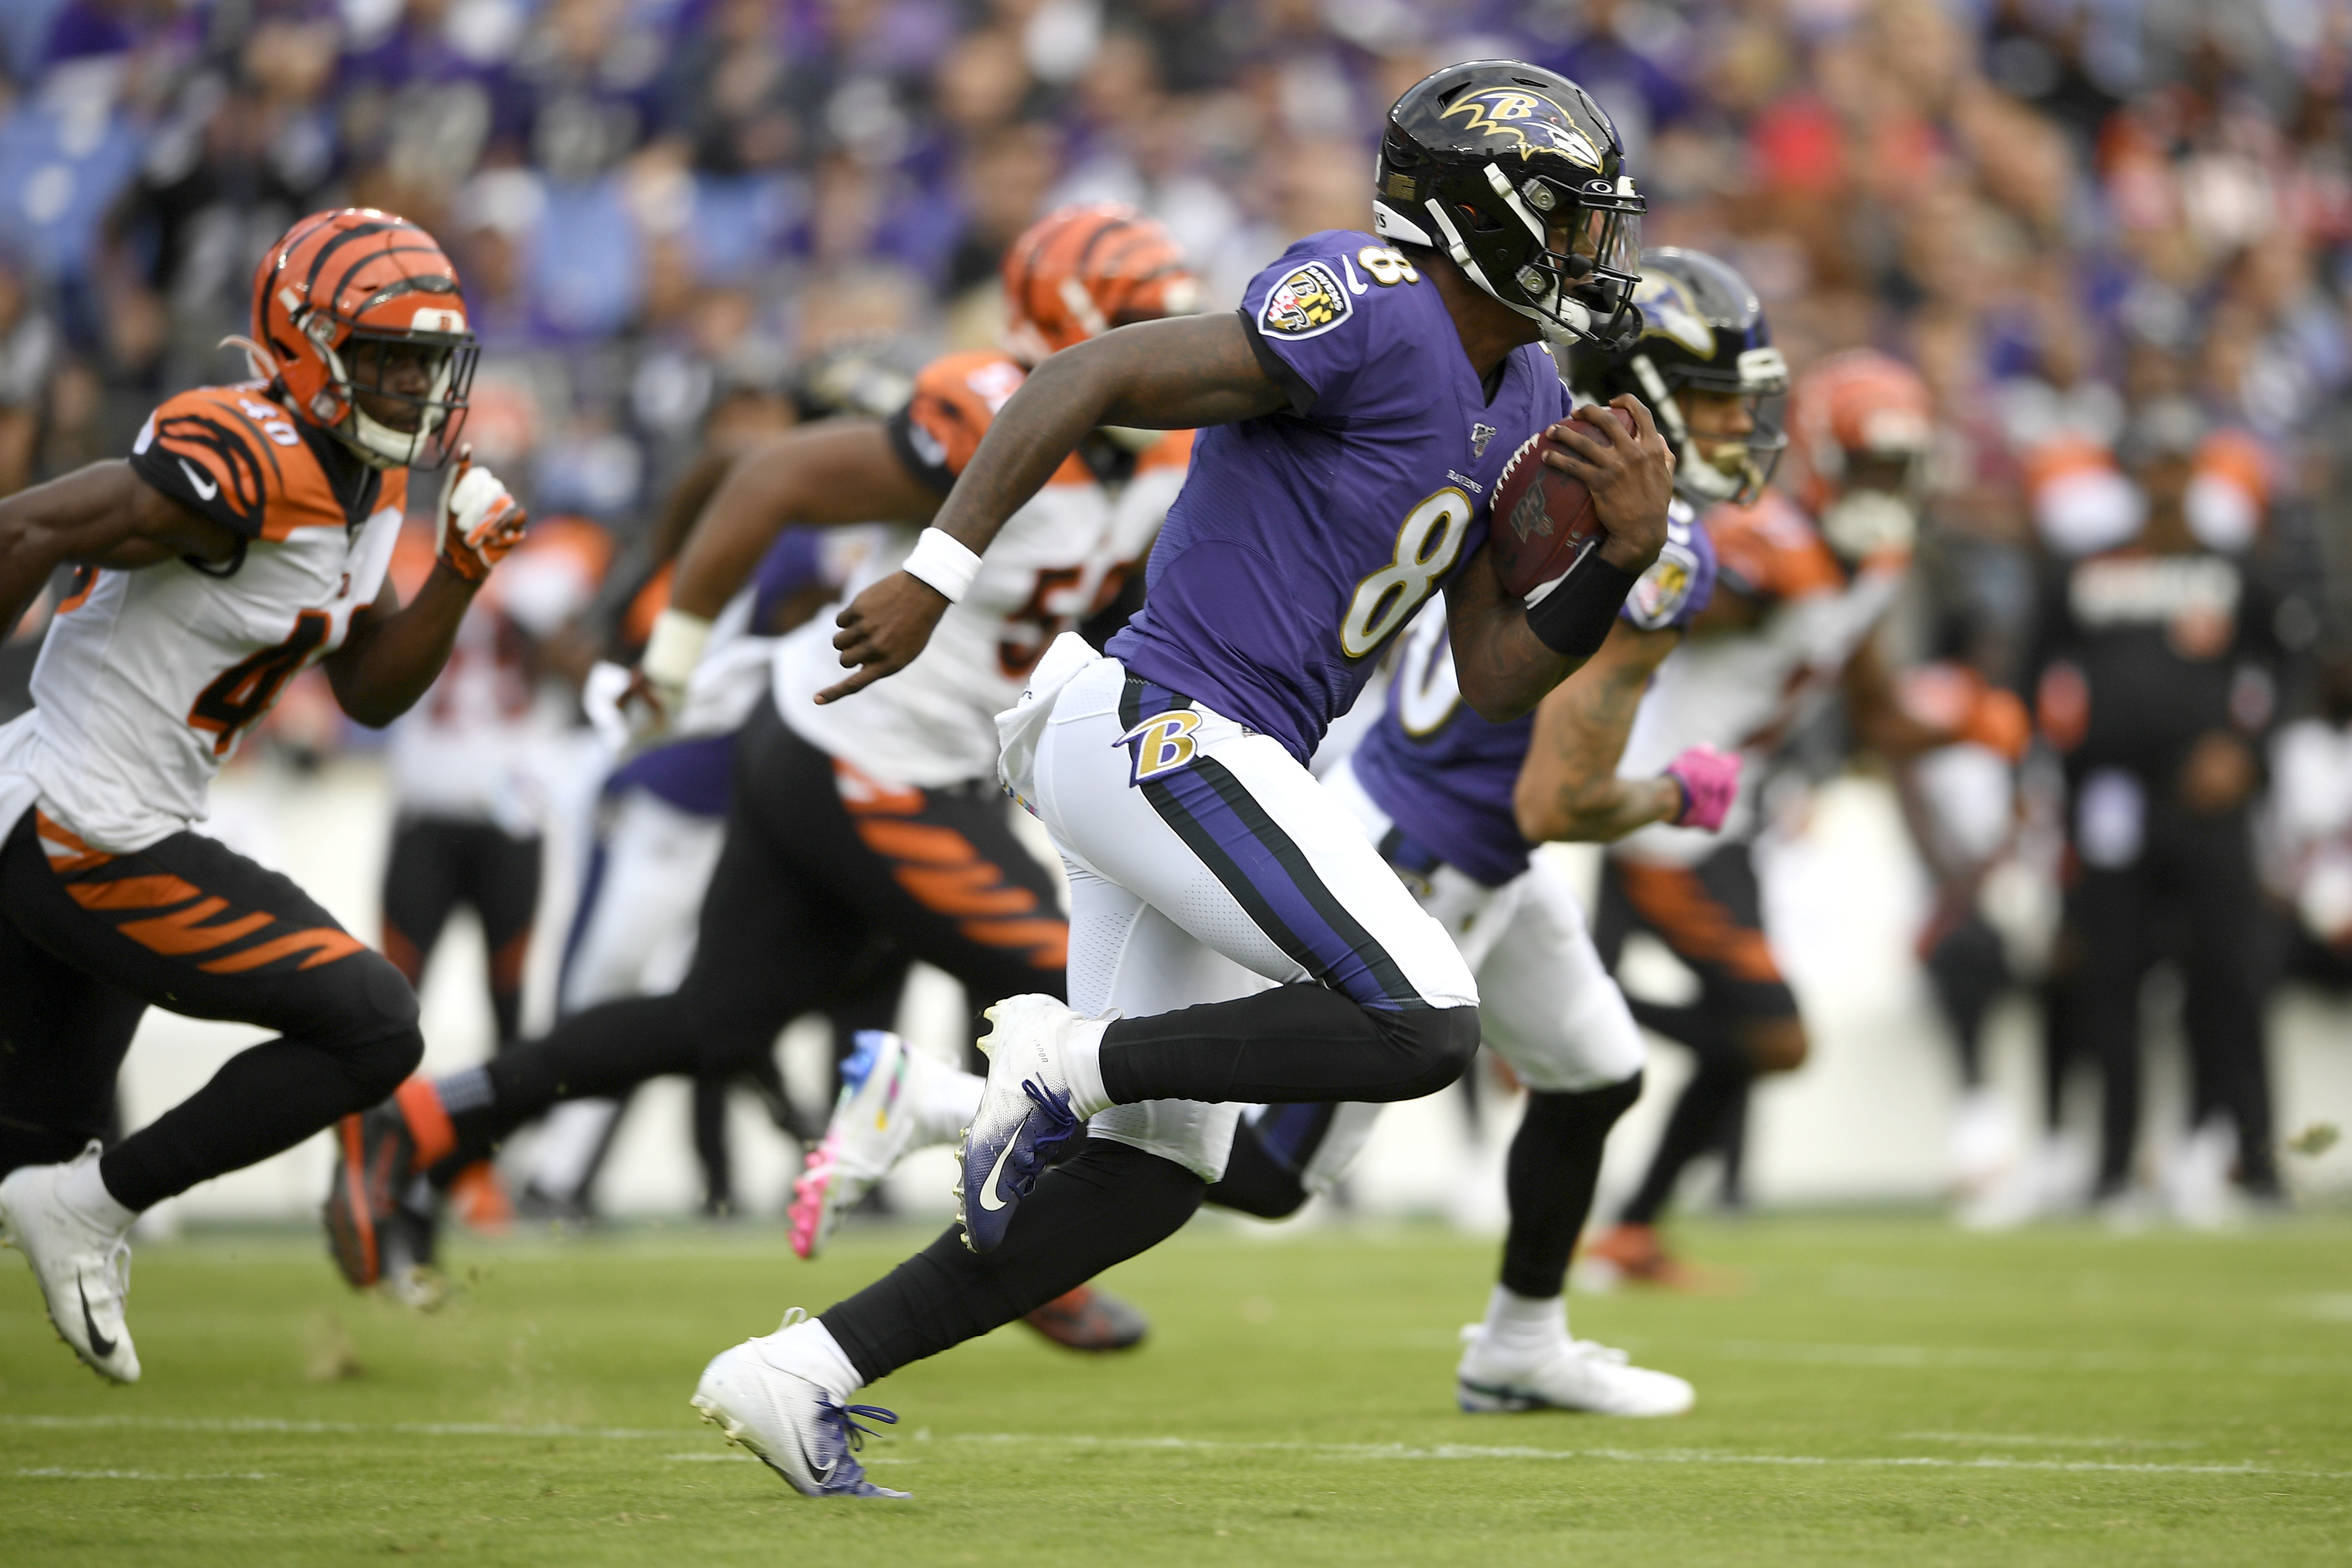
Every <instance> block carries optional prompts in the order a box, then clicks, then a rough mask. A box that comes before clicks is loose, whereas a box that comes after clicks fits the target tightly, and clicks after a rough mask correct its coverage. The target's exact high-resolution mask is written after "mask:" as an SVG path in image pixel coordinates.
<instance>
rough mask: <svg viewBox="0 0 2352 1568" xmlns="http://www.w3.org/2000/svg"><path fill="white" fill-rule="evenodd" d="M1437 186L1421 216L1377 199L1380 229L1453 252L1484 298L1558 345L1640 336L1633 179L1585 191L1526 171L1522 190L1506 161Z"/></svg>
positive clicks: (1590, 185)
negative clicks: (1515, 314)
mask: <svg viewBox="0 0 2352 1568" xmlns="http://www.w3.org/2000/svg"><path fill="white" fill-rule="evenodd" d="M1431 184H1433V185H1434V186H1435V187H1436V194H1435V195H1432V196H1430V197H1429V198H1428V199H1427V200H1425V201H1423V203H1422V210H1421V211H1420V212H1418V213H1413V214H1412V215H1411V216H1407V214H1406V212H1404V211H1401V210H1400V209H1399V208H1398V207H1397V206H1395V205H1391V204H1390V203H1389V202H1386V201H1375V202H1374V203H1373V204H1372V227H1373V229H1374V231H1375V232H1377V233H1379V234H1381V236H1383V237H1388V238H1391V239H1402V240H1404V241H1406V242H1408V243H1410V244H1417V245H1424V246H1427V247H1430V248H1431V249H1433V250H1442V251H1444V253H1445V254H1446V255H1448V256H1450V257H1452V258H1454V265H1456V266H1458V267H1460V268H1462V271H1463V273H1464V275H1465V276H1466V277H1467V278H1468V279H1470V281H1471V282H1472V283H1473V284H1475V286H1476V287H1477V288H1478V289H1480V290H1481V291H1482V292H1484V293H1486V295H1488V296H1490V297H1491V298H1493V299H1494V300H1496V301H1497V302H1499V303H1501V304H1503V305H1507V306H1508V307H1509V308H1510V309H1512V310H1516V311H1517V312H1518V313H1519V314H1520V315H1522V316H1525V317H1527V318H1528V319H1529V320H1530V321H1534V322H1535V323H1536V324H1537V325H1538V327H1540V328H1541V329H1542V330H1543V334H1544V336H1545V337H1546V338H1548V339H1549V340H1551V341H1552V342H1558V343H1572V342H1593V343H1600V344H1604V345H1605V344H1610V343H1614V342H1620V341H1621V340H1622V338H1623V337H1625V336H1626V335H1627V334H1628V332H1629V331H1631V330H1633V329H1637V328H1638V326H1639V323H1640V321H1641V317H1640V315H1639V314H1638V313H1637V312H1636V311H1635V310H1634V309H1633V285H1634V284H1635V283H1636V282H1638V281H1640V279H1641V267H1642V213H1643V208H1644V206H1645V205H1646V204H1645V203H1644V202H1643V198H1642V196H1641V195H1639V193H1637V192H1636V191H1635V190H1634V189H1633V181H1632V179H1630V178H1628V177H1626V176H1624V175H1620V176H1619V177H1618V178H1617V179H1616V180H1615V181H1613V182H1612V181H1609V180H1606V179H1593V180H1590V181H1587V182H1584V183H1583V184H1582V185H1581V186H1580V185H1578V184H1572V183H1571V182H1570V181H1568V180H1564V179H1561V178H1559V177H1558V176H1557V175H1554V174H1536V173H1523V174H1521V176H1520V178H1519V180H1518V182H1517V184H1513V182H1512V176H1511V174H1509V173H1507V172H1506V169H1505V166H1504V163H1502V162H1501V161H1496V162H1488V163H1483V164H1480V165H1476V166H1474V167H1472V168H1469V169H1464V170H1448V171H1446V172H1445V173H1444V174H1440V175H1439V176H1438V177H1437V178H1436V179H1435V180H1433V181H1432V182H1431ZM1465 197H1466V198H1468V199H1465ZM1416 220H1419V221H1416Z"/></svg>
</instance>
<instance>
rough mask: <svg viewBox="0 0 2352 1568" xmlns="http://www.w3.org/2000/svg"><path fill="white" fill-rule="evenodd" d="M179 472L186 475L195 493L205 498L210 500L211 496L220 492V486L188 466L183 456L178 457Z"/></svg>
mask: <svg viewBox="0 0 2352 1568" xmlns="http://www.w3.org/2000/svg"><path fill="white" fill-rule="evenodd" d="M180 472H182V473H184V474H185V475H187V476H188V483H190V484H192V485H194V486H195V488H196V493H197V494H198V495H200V496H202V497H204V498H205V500H212V499H213V497H215V496H216V495H218V494H220V486H218V485H216V484H215V483H213V482H212V481H211V480H210V479H206V478H205V477H204V475H202V474H200V473H198V472H196V470H195V469H194V468H190V467H189V466H188V459H187V458H181V459H180Z"/></svg>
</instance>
